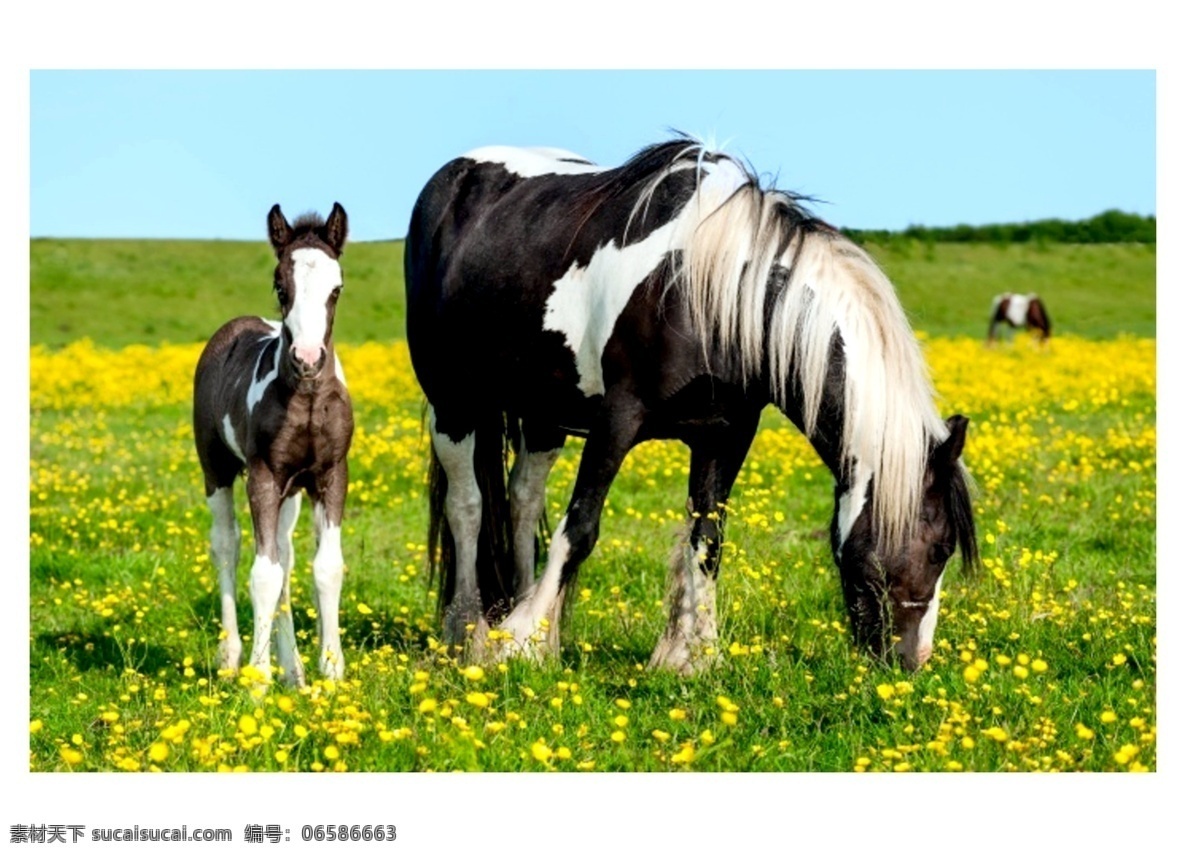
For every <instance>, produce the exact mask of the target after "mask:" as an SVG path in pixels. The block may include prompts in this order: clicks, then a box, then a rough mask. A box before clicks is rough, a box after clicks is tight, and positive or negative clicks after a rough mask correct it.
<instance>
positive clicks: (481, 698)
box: [467, 690, 488, 708]
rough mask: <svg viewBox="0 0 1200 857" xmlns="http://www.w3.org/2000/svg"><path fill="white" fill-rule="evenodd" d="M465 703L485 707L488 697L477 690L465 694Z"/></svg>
mask: <svg viewBox="0 0 1200 857" xmlns="http://www.w3.org/2000/svg"><path fill="white" fill-rule="evenodd" d="M467 704H468V705H474V706H475V707H476V708H487V705H488V697H487V694H486V693H480V692H479V691H477V690H474V691H471V692H470V693H468V694H467Z"/></svg>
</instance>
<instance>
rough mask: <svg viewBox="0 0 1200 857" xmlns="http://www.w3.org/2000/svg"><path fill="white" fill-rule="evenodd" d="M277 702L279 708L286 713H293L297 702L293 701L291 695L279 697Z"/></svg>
mask: <svg viewBox="0 0 1200 857" xmlns="http://www.w3.org/2000/svg"><path fill="white" fill-rule="evenodd" d="M275 704H276V705H277V706H278V707H279V710H280V711H282V712H283V713H284V714H291V713H292V711H293V710H294V709H295V708H296V703H295V702H293V701H292V698H291V697H290V696H281V697H279V698H278V699H277V700H275Z"/></svg>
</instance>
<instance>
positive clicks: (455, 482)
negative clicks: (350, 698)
mask: <svg viewBox="0 0 1200 857" xmlns="http://www.w3.org/2000/svg"><path fill="white" fill-rule="evenodd" d="M431 422H432V425H433V427H434V428H433V430H432V436H433V452H434V455H436V456H437V459H438V463H440V464H441V466H442V469H443V470H444V471H445V472H446V519H447V520H448V522H449V524H450V535H451V537H452V538H453V539H454V597H453V598H452V599H450V603H449V604H447V605H446V611H445V614H444V615H443V617H442V634H443V636H444V638H445V639H446V641H447V642H448V643H449V644H450V645H460V644H462V643H463V641H464V640H466V638H467V626H468V625H472V624H473V625H474V626H475V633H476V636H477V637H479V636H480V635H482V634H486V632H487V628H486V623H485V622H484V619H483V601H482V599H481V597H480V594H479V581H478V579H477V578H476V576H475V573H476V572H475V560H476V558H477V555H478V552H479V530H480V527H482V526H483V494H482V492H481V491H480V488H479V483H478V481H477V480H476V478H475V433H474V432H473V431H470V432H466V433H465V434H463V435H462V437H461V438H460V439H459V440H457V441H456V440H454V439H453V437H452V436H451V435H450V434H447V433H446V432H445V431H444V429H445V426H444V425H443V422H442V421H440V420H439V419H438V417H437V415H436V414H435V415H434V418H433V420H432V421H431Z"/></svg>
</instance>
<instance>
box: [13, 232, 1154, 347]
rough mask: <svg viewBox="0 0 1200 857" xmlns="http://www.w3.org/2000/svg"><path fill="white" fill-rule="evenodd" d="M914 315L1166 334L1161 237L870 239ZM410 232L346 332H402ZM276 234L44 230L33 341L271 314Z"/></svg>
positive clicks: (351, 310)
mask: <svg viewBox="0 0 1200 857" xmlns="http://www.w3.org/2000/svg"><path fill="white" fill-rule="evenodd" d="M867 247H868V250H870V251H871V252H872V253H873V254H875V257H876V258H877V259H878V260H879V262H880V264H881V265H882V266H883V268H884V270H885V271H887V273H888V275H889V276H890V277H891V278H892V280H893V282H894V283H895V284H896V288H897V290H898V291H899V293H900V299H901V301H902V303H903V304H904V306H905V308H906V309H907V311H908V313H909V317H910V318H911V320H912V323H913V326H914V327H915V328H916V329H918V330H923V331H926V332H927V333H929V334H931V335H934V336H943V335H954V334H962V335H968V336H983V334H984V333H985V331H986V329H987V313H988V309H989V307H990V305H991V299H992V296H993V295H995V294H997V293H999V292H1003V291H1022V292H1024V291H1036V292H1037V293H1038V294H1040V295H1041V296H1042V297H1043V299H1044V300H1045V302H1046V305H1047V306H1048V308H1049V310H1050V316H1051V320H1052V321H1053V324H1054V330H1055V332H1056V333H1058V332H1070V333H1073V334H1077V335H1079V336H1084V337H1089V338H1109V337H1112V336H1114V335H1116V334H1118V333H1122V332H1125V333H1133V334H1137V335H1139V336H1154V335H1155V266H1156V248H1155V246H1154V245H1147V244H1089V245H1081V244H1080V245H1077V244H1049V245H1041V246H1037V245H1033V244H1010V245H1007V246H1001V245H990V244H956V243H941V244H925V243H920V242H917V241H912V242H909V243H906V242H904V241H901V240H893V241H889V242H888V243H887V244H886V245H872V244H868V245H867ZM403 254H404V244H403V242H400V241H394V242H372V243H351V244H350V245H349V247H348V248H347V249H346V253H345V256H344V257H343V260H342V262H343V271H344V273H345V277H346V294H345V297H344V298H343V300H342V303H341V305H340V307H339V312H338V325H337V335H338V339H339V341H342V342H366V341H372V340H374V341H389V340H395V339H401V338H403V337H404V285H403V283H404V274H403V267H404V265H403ZM273 267H274V256H273V255H272V253H271V250H270V247H269V246H268V245H267V243H266V241H265V240H264V241H261V242H249V241H247V242H242V241H161V240H160V241H150V240H82V239H51V238H45V239H34V240H32V241H31V242H30V340H31V342H33V343H40V344H44V345H47V346H51V347H59V346H62V345H65V344H67V343H69V342H72V341H74V340H78V339H82V338H85V337H86V338H89V339H91V340H92V341H94V342H95V343H97V344H98V345H104V346H109V347H120V346H124V345H130V344H133V343H143V344H147V345H158V344H161V343H164V342H171V343H180V342H200V341H203V340H205V339H207V338H208V337H209V336H210V335H211V334H212V332H213V331H214V330H216V329H217V327H219V326H220V325H221V324H222V323H224V322H225V321H227V320H228V319H230V318H232V317H233V316H236V315H250V314H257V315H266V316H271V317H274V316H275V314H276V308H275V306H274V299H273V294H272V291H271V271H272V269H273Z"/></svg>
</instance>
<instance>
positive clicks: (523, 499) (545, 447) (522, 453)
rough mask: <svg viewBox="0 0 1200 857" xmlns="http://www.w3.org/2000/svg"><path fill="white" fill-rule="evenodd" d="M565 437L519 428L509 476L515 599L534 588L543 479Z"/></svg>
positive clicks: (543, 502) (560, 448)
mask: <svg viewBox="0 0 1200 857" xmlns="http://www.w3.org/2000/svg"><path fill="white" fill-rule="evenodd" d="M565 440H566V435H565V434H563V433H562V432H561V431H558V430H557V429H554V430H551V431H548V432H541V431H537V430H535V429H533V428H532V427H529V426H522V428H521V448H520V450H519V451H518V452H517V460H516V461H515V462H514V463H513V468H512V473H511V474H510V475H509V477H508V499H509V505H510V506H511V508H512V528H513V563H514V565H515V566H516V570H517V598H518V599H520V598H521V597H522V596H524V595H525V593H526V592H528V591H529V590H531V589H532V588H533V572H534V564H535V554H536V552H537V551H536V546H537V526H538V519H539V518H540V517H541V515H542V510H543V509H544V508H545V504H546V479H547V478H548V477H549V476H550V468H551V467H553V466H554V462H555V460H556V459H557V458H558V454H559V452H561V451H562V446H563V443H564V441H565Z"/></svg>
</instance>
